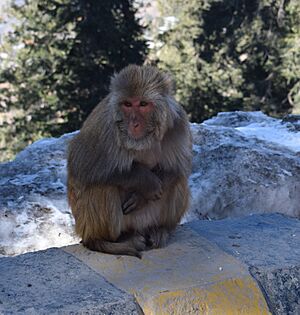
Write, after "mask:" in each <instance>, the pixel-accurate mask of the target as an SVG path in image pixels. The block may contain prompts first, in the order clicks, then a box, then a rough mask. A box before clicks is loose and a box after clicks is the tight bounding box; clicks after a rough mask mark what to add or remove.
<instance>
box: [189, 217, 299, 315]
mask: <svg viewBox="0 0 300 315" xmlns="http://www.w3.org/2000/svg"><path fill="white" fill-rule="evenodd" d="M188 226H189V227H190V228H192V229H193V230H194V231H196V232H197V233H199V235H201V236H204V237H206V238H207V239H208V240H210V241H212V242H214V243H216V244H217V245H218V246H219V247H220V248H222V249H223V250H224V251H226V252H227V253H229V254H231V255H233V256H234V257H236V258H237V259H239V260H240V261H242V262H244V263H246V264H247V265H248V266H249V271H250V273H251V274H252V275H253V276H254V278H255V279H256V280H257V281H258V282H259V284H260V286H261V288H262V290H263V292H264V294H265V296H266V299H267V302H268V305H269V307H270V310H271V311H272V313H273V314H278V315H279V314H280V315H281V314H282V315H286V314H295V315H298V314H300V220H297V219H292V218H288V217H286V216H283V215H280V214H263V215H252V216H247V217H243V218H234V219H225V220H220V221H193V222H191V223H189V224H188Z"/></svg>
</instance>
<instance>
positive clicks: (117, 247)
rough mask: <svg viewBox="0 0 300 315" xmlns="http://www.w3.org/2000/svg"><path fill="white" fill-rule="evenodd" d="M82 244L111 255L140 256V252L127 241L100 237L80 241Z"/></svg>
mask: <svg viewBox="0 0 300 315" xmlns="http://www.w3.org/2000/svg"><path fill="white" fill-rule="evenodd" d="M82 244H83V245H84V246H85V247H87V248H88V249H90V250H93V251H97V252H102V253H106V254H113V255H126V256H135V257H138V258H139V259H141V258H142V254H141V252H139V251H138V250H137V249H136V248H134V247H133V246H132V244H131V243H129V242H121V243H113V242H108V241H105V240H101V239H95V240H87V241H82Z"/></svg>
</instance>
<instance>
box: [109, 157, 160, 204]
mask: <svg viewBox="0 0 300 315" xmlns="http://www.w3.org/2000/svg"><path fill="white" fill-rule="evenodd" d="M105 184H108V185H114V186H119V187H121V188H123V189H124V190H127V191H130V192H135V193H138V194H141V195H142V197H143V198H144V199H146V200H156V199H159V198H160V197H161V194H162V184H161V180H160V179H159V177H158V176H157V175H156V174H155V173H154V172H151V170H150V169H148V168H147V167H146V166H144V165H143V164H141V163H138V162H133V164H132V167H131V169H130V170H129V171H124V172H119V171H114V172H113V173H112V174H111V175H110V176H109V177H108V178H107V179H106V180H105Z"/></svg>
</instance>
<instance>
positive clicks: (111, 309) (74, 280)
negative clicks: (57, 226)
mask: <svg viewBox="0 0 300 315" xmlns="http://www.w3.org/2000/svg"><path fill="white" fill-rule="evenodd" d="M0 314H3V315H6V314H39V315H40V314H139V307H138V305H137V304H136V303H135V301H134V299H133V297H132V296H130V295H128V294H126V293H124V292H122V291H121V290H119V289H117V288H116V287H114V286H113V285H111V284H110V283H108V282H107V281H106V280H105V279H104V278H103V277H102V276H100V275H99V274H97V273H96V272H94V271H93V270H91V269H90V268H88V267H87V266H86V265H83V264H82V263H80V262H79V261H78V260H77V259H76V258H74V257H73V256H71V255H70V254H68V253H65V252H64V251H62V250H60V249H49V250H47V251H43V252H36V253H28V254H25V255H21V256H18V257H12V258H1V259H0Z"/></svg>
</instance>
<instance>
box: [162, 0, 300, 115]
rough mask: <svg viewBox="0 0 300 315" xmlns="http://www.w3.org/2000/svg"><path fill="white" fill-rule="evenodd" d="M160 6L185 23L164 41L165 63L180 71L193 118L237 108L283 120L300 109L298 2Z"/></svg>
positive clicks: (181, 95)
mask: <svg viewBox="0 0 300 315" xmlns="http://www.w3.org/2000/svg"><path fill="white" fill-rule="evenodd" d="M160 4H161V8H162V15H163V16H168V15H174V16H175V17H176V18H177V23H176V24H175V26H174V27H172V28H171V29H170V30H169V31H167V32H166V33H164V34H163V35H162V36H161V38H160V39H161V41H162V42H164V44H163V45H162V48H161V49H159V51H158V53H157V57H158V65H159V66H160V67H161V68H164V69H170V71H171V72H173V73H174V75H175V77H176V81H177V84H178V92H177V97H178V99H179V100H180V101H181V102H182V103H183V105H184V106H185V107H186V109H187V110H188V112H189V113H190V116H191V119H192V120H194V121H201V120H203V119H205V118H208V117H210V116H212V115H215V114H216V113H217V112H219V111H231V110H263V111H264V112H266V113H268V114H272V115H281V114H284V113H289V112H290V111H291V110H292V109H293V106H294V107H295V106H296V103H298V104H299V98H300V96H299V84H300V83H299V71H298V73H297V72H296V69H297V68H298V66H299V62H300V58H299V53H297V51H298V49H297V47H299V43H298V41H297V40H296V38H299V35H300V32H299V18H297V17H299V14H300V9H299V4H298V3H297V0H290V1H284V0H261V1H259V0H254V1H253V0H241V1H235V0H225V1H220V0H200V1H196V0H194V1H189V2H183V1H180V0H170V1H168V3H165V2H163V1H160ZM297 45H298V46H297ZM297 65H298V66H297ZM293 69H294V70H295V71H294V70H293Z"/></svg>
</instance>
